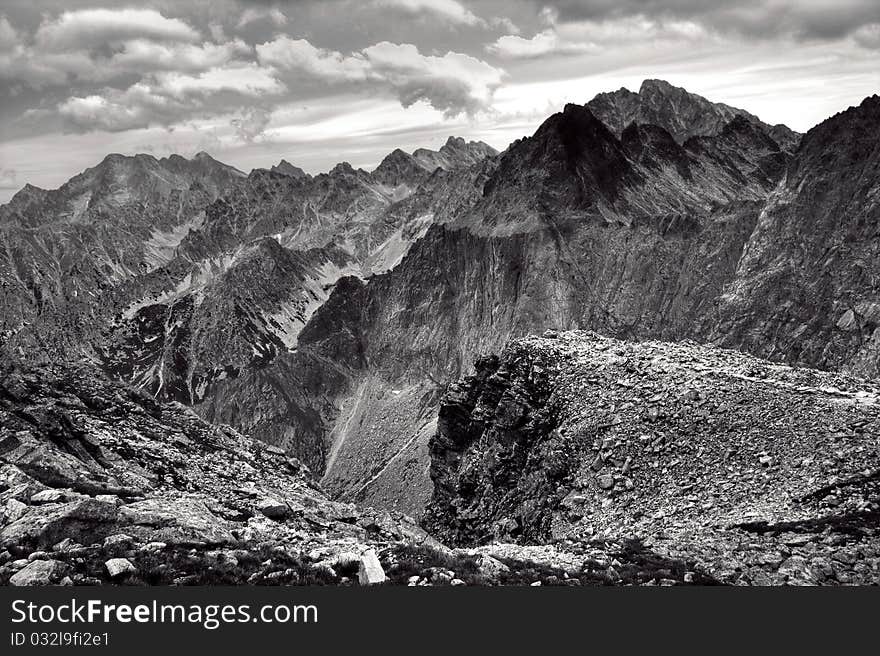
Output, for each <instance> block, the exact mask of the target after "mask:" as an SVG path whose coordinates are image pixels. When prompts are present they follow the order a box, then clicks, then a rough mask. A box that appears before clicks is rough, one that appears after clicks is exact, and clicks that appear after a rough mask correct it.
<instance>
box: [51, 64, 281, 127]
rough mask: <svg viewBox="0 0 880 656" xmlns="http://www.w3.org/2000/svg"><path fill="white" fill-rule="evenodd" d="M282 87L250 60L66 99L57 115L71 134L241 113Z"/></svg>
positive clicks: (160, 76) (159, 75)
mask: <svg viewBox="0 0 880 656" xmlns="http://www.w3.org/2000/svg"><path fill="white" fill-rule="evenodd" d="M285 90H286V89H285V87H284V85H283V83H281V82H279V81H278V80H277V79H275V78H274V77H273V76H272V75H271V74H270V72H269V71H267V70H265V69H263V68H261V67H259V66H258V65H257V64H255V63H253V62H251V63H247V64H239V65H234V66H226V67H216V68H212V69H209V70H207V71H204V72H202V73H199V74H197V75H189V74H183V73H177V72H166V73H156V74H154V75H152V76H149V77H147V78H145V79H144V80H142V81H140V82H137V83H135V84H133V85H131V86H130V87H128V88H127V89H124V90H120V89H112V88H107V89H104V90H102V92H101V93H96V94H91V95H87V96H73V97H70V98H68V99H67V100H65V101H64V102H62V103H60V104H59V105H58V113H59V114H60V115H61V116H62V117H63V118H64V119H65V122H66V125H67V127H68V128H69V129H71V130H73V131H76V132H86V131H89V130H106V131H108V132H120V131H123V130H131V129H135V128H146V127H150V126H154V125H158V126H171V125H174V124H176V123H179V122H181V121H187V120H191V119H194V118H204V117H209V116H218V115H222V114H225V113H230V112H235V111H244V109H246V108H247V107H252V106H253V103H254V101H255V100H256V101H262V100H263V99H264V98H265V97H267V96H273V95H278V94H281V93H283V92H284V91H285Z"/></svg>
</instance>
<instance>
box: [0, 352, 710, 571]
mask: <svg viewBox="0 0 880 656" xmlns="http://www.w3.org/2000/svg"><path fill="white" fill-rule="evenodd" d="M2 367H3V368H2V370H0V583H2V584H9V585H15V586H35V585H106V584H118V585H144V584H148V585H206V584H208V585H217V584H227V585H229V584H236V585H240V584H249V585H303V584H310V585H355V584H357V585H380V584H392V585H413V586H415V585H418V586H436V585H452V586H456V585H524V584H529V585H541V584H554V585H582V584H587V585H597V584H607V583H608V582H609V581H608V579H607V578H606V577H605V576H604V573H602V572H598V571H597V572H591V573H587V574H582V575H578V576H570V575H569V574H567V573H565V572H562V571H560V570H559V569H558V568H556V567H554V566H550V565H547V564H545V563H540V562H533V561H531V560H527V561H524V560H521V559H520V558H513V557H511V558H507V557H505V556H504V555H499V557H498V558H495V557H493V556H490V555H488V554H484V553H481V552H479V551H475V550H455V551H454V550H451V549H449V548H447V547H445V546H443V545H442V544H441V543H439V542H438V541H436V540H435V539H433V538H432V537H431V536H429V535H428V534H427V533H425V531H424V530H422V529H421V528H419V527H418V526H416V525H415V524H414V522H413V521H412V520H411V519H409V518H408V517H406V516H403V515H401V514H399V513H389V512H388V511H376V510H372V509H370V508H355V507H354V506H353V505H351V504H346V503H338V502H335V501H332V500H330V499H328V498H327V496H326V495H325V494H324V493H323V492H322V490H321V489H320V487H319V486H318V485H317V484H316V483H315V481H314V479H313V478H312V476H311V473H310V472H309V470H308V468H307V467H306V466H305V465H303V464H302V463H301V462H300V461H298V460H296V459H295V458H291V457H290V456H287V455H286V454H285V453H284V451H283V450H282V449H279V448H277V447H272V446H267V445H265V444H263V443H260V442H257V441H254V440H251V439H249V438H247V437H245V436H243V435H241V434H240V433H238V432H236V431H235V430H233V429H231V428H229V427H226V426H215V425H211V424H207V423H206V422H204V421H203V420H202V419H200V418H199V417H198V416H196V415H195V414H194V413H193V412H192V411H191V410H190V409H188V408H185V407H183V406H181V405H180V404H175V403H159V402H156V401H155V400H154V399H153V398H152V397H150V396H148V395H146V394H144V393H142V392H139V391H137V390H134V389H132V388H128V387H125V386H122V385H120V384H118V383H112V382H110V381H107V380H103V379H102V378H101V376H100V375H99V374H98V373H97V372H96V371H95V370H94V369H93V368H89V367H85V366H79V367H75V368H72V369H70V368H63V367H60V366H51V367H50V366H44V367H22V366H19V365H12V364H10V363H9V362H8V361H4V364H3V365H2ZM620 557H621V558H623V559H624V560H625V561H626V563H627V568H628V569H627V571H626V574H627V576H629V577H630V578H631V579H632V580H633V581H634V582H657V581H661V580H664V579H662V577H665V576H671V577H673V578H671V579H669V581H670V582H672V583H676V584H678V583H681V584H686V583H697V582H704V581H706V580H710V579H707V578H706V577H702V578H700V579H699V580H696V581H695V580H685V578H686V577H685V576H684V572H685V570H686V568H687V567H689V566H690V564H688V563H685V562H683V561H682V562H679V561H674V560H669V559H664V558H662V557H659V556H656V555H654V554H652V553H650V552H647V551H645V550H643V549H638V550H630V551H629V552H628V553H627V554H620ZM669 572H674V573H669Z"/></svg>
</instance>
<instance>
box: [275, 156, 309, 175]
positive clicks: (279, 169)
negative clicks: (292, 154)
mask: <svg viewBox="0 0 880 656" xmlns="http://www.w3.org/2000/svg"><path fill="white" fill-rule="evenodd" d="M271 170H272V172H273V173H281V174H282V175H287V176H290V177H292V178H307V177H309V174H308V173H306V172H305V171H303V170H302V169H301V168H299V167H298V166H294V165H293V164H291V163H290V162H288V161H287V160H286V159H282V160H281V161H280V162H278V164H276V165H275V166H273V167H272V169H271Z"/></svg>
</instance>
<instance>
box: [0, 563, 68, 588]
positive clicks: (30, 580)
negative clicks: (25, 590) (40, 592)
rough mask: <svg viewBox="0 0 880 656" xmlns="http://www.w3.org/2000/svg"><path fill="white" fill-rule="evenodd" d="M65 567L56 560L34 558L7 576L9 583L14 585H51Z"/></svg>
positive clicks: (59, 576)
mask: <svg viewBox="0 0 880 656" xmlns="http://www.w3.org/2000/svg"><path fill="white" fill-rule="evenodd" d="M65 569H66V567H65V566H64V564H63V563H59V562H58V561H57V560H35V561H33V562H31V563H28V565H27V566H26V567H23V568H22V569H20V570H19V571H17V572H16V573H15V574H13V575H12V576H11V577H9V584H10V585H16V586H26V585H52V583H54V582H55V581H56V580H57V579H59V578H61V575H62V574H63V573H64V571H65Z"/></svg>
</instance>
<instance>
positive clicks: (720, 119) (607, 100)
mask: <svg viewBox="0 0 880 656" xmlns="http://www.w3.org/2000/svg"><path fill="white" fill-rule="evenodd" d="M587 107H589V108H590V110H591V111H592V112H593V113H594V114H595V115H596V116H598V117H599V118H600V119H601V120H602V121H603V122H604V123H605V125H607V126H608V128H609V129H610V130H611V131H612V132H614V133H615V134H617V135H618V136H620V135H621V134H622V133H623V131H624V129H626V127H627V126H628V125H629V124H630V123H636V124H639V125H643V124H652V125H659V126H660V127H662V128H664V129H666V130H667V131H668V132H669V133H670V134H671V135H672V136H673V137H674V138H675V140H676V141H678V142H679V143H684V142H685V141H687V139H689V138H690V137H695V136H712V135H716V134H718V133H720V132H721V130H723V129H724V126H725V125H727V124H728V123H729V122H730V121H731V120H733V118H734V117H736V116H743V117H745V118H747V119H748V120H749V121H751V122H753V123H756V124H758V125H760V126H761V127H763V128H764V129H766V130H767V131H768V133H769V134H770V135H771V136H772V137H773V138H774V139H775V140H776V141H777V143H779V145H780V147H782V148H783V149H784V150H788V151H792V150H794V148H796V147H797V143H798V141H799V139H800V135H799V134H798V133H797V132H794V131H793V130H791V129H789V128H788V127H786V126H784V125H775V126H771V125H768V124H766V123H764V122H763V121H761V120H760V119H759V118H758V117H757V116H754V115H753V114H750V113H749V112H747V111H745V110H744V109H738V108H736V107H731V106H730V105H725V104H724V103H715V102H711V101H709V100H707V99H706V98H704V97H703V96H699V95H697V94H695V93H691V92H689V91H687V90H686V89H682V88H681V87H676V86H673V85H672V84H670V83H669V82H666V81H664V80H645V81H644V82H642V85H641V87H640V88H639V92H638V93H633V92H632V91H630V90H629V89H626V88H621V89H619V90H617V91H612V92H607V93H600V94H598V95H597V96H596V97H595V98H593V99H592V100H591V101H590V102H588V103H587Z"/></svg>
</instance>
